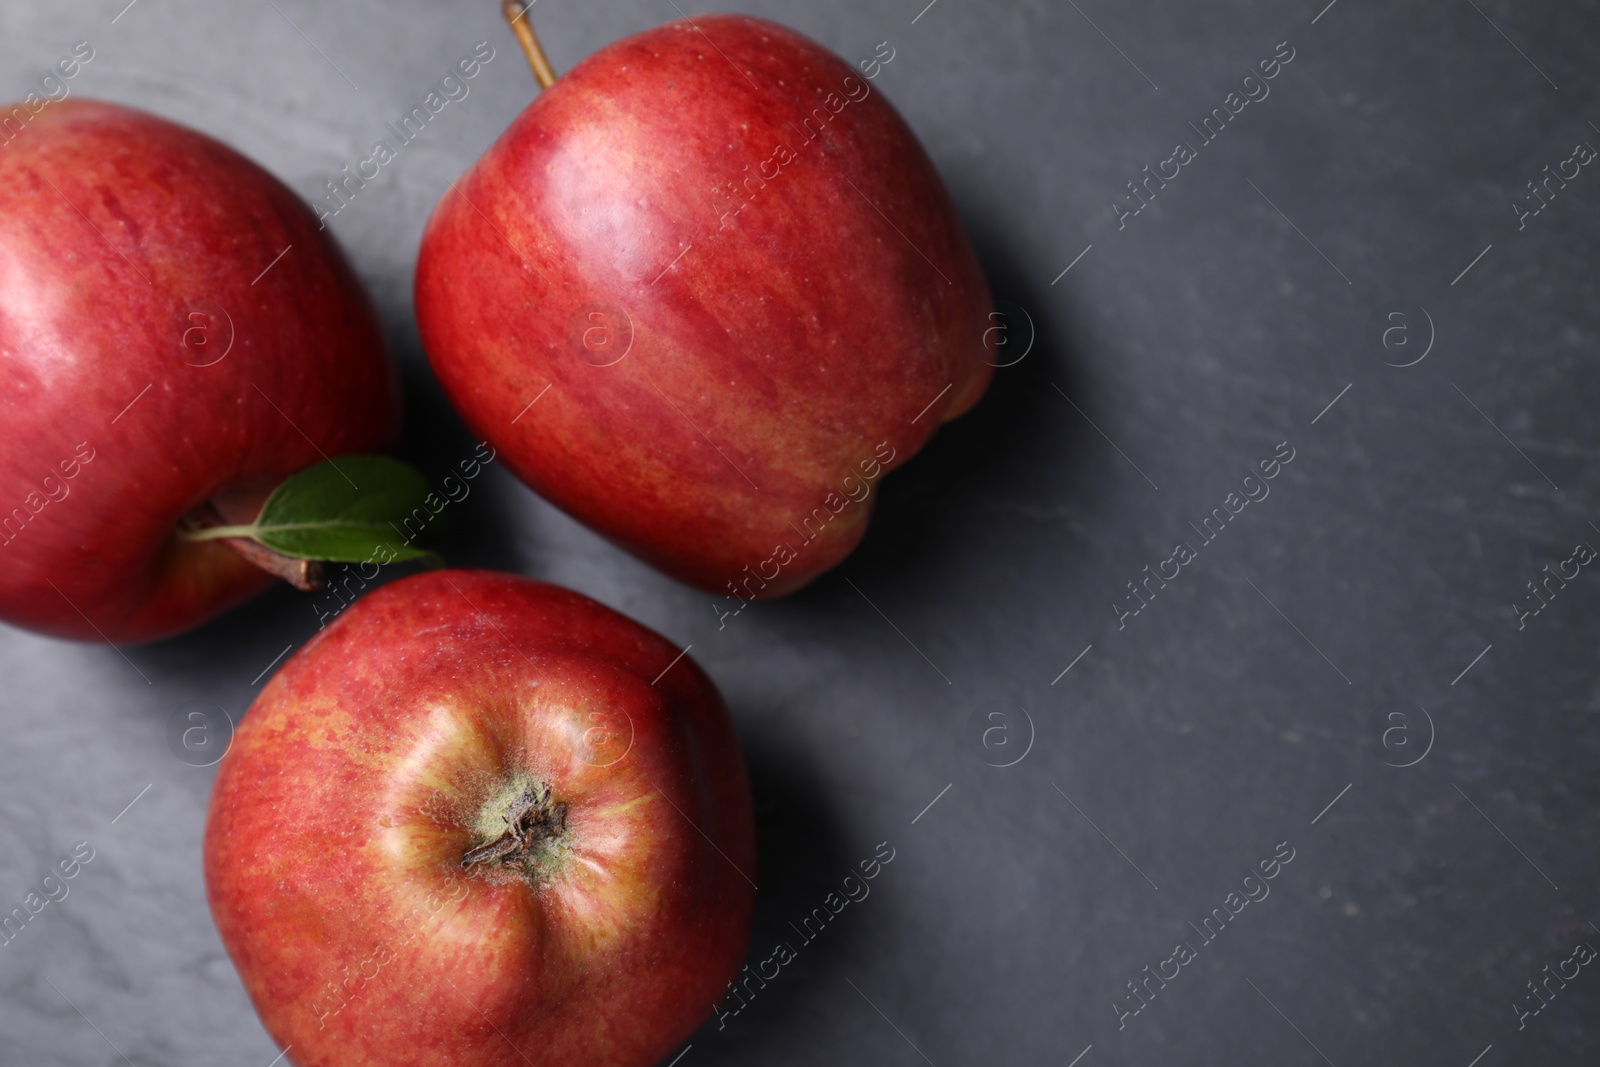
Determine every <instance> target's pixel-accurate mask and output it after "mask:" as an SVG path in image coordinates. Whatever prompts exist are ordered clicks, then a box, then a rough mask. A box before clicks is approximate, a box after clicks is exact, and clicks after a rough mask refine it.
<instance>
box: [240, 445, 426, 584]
mask: <svg viewBox="0 0 1600 1067" xmlns="http://www.w3.org/2000/svg"><path fill="white" fill-rule="evenodd" d="M428 493H429V489H428V480H427V479H426V478H424V477H423V476H422V475H421V474H420V473H419V472H418V471H417V470H416V469H415V468H413V467H410V466H408V465H407V464H404V463H401V462H400V461H399V460H396V459H390V458H389V457H387V456H355V455H352V456H340V457H339V458H338V459H333V460H328V461H326V462H323V463H319V464H317V465H316V466H315V467H309V468H307V469H306V470H303V471H301V472H300V473H299V474H296V475H294V476H293V477H291V478H289V479H288V480H287V481H285V482H284V483H283V484H282V485H280V486H278V488H276V489H274V490H273V491H272V495H271V496H270V497H268V498H267V502H266V503H265V504H263V505H262V507H261V514H260V515H258V516H256V521H255V522H254V523H252V524H251V525H250V526H249V527H248V528H247V529H248V530H249V533H248V536H250V537H253V538H255V540H257V541H259V542H261V543H262V544H264V545H266V546H267V547H268V548H270V549H272V550H274V551H276V552H281V553H283V554H284V555H285V556H294V557H295V558H297V559H316V560H326V561H329V562H333V563H365V562H368V561H377V562H391V561H392V562H399V561H401V560H410V559H419V558H422V557H424V556H432V555H433V554H432V553H431V552H429V551H428V550H427V549H426V548H424V547H423V546H421V545H418V544H416V543H415V541H414V540H413V538H414V537H416V536H417V535H418V534H419V533H421V532H423V531H426V532H429V533H431V532H432V530H433V529H434V527H435V526H436V525H437V524H436V523H434V522H432V521H431V520H432V519H433V518H434V513H433V512H432V511H431V510H429V509H428V508H427V507H426V506H425V504H424V499H425V498H426V497H427V496H428ZM418 508H421V509H422V512H423V514H424V515H425V516H427V517H428V519H429V520H430V521H429V523H428V524H427V525H426V526H424V527H423V530H422V531H417V530H415V529H414V528H408V527H407V526H406V525H405V520H406V519H407V518H410V517H411V515H412V514H413V512H415V511H416V510H417V509H418Z"/></svg>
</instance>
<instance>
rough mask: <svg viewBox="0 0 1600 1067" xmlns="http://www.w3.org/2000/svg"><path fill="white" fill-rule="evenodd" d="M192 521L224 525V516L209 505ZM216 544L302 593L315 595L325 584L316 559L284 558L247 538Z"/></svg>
mask: <svg viewBox="0 0 1600 1067" xmlns="http://www.w3.org/2000/svg"><path fill="white" fill-rule="evenodd" d="M189 521H191V522H192V523H194V525H196V526H199V527H201V528H205V527H209V526H221V525H223V522H222V516H220V515H218V514H217V509H216V508H214V507H212V506H211V505H210V504H205V505H202V506H201V507H199V508H197V509H195V511H194V513H193V514H192V515H191V516H190V520H189ZM217 540H218V541H221V542H222V543H223V544H225V545H227V546H228V547H229V548H231V549H232V550H233V551H234V552H236V553H238V555H240V556H241V557H243V558H244V559H246V560H248V561H249V562H251V563H254V564H255V565H256V566H257V567H260V568H261V569H262V570H264V571H266V572H267V573H268V574H271V575H275V576H276V577H279V578H282V579H283V580H284V581H286V582H288V583H289V584H290V585H292V586H294V587H295V588H296V589H298V590H300V591H301V592H303V593H314V592H316V591H317V590H318V589H321V588H322V587H323V586H324V585H325V584H326V582H325V580H324V578H323V574H322V564H321V563H318V562H317V561H316V560H314V559H296V558H295V557H293V556H285V555H284V554H283V553H281V552H274V551H273V550H272V549H270V548H268V547H267V546H266V545H263V544H261V543H260V542H259V541H252V540H250V539H249V538H247V537H219V538H217Z"/></svg>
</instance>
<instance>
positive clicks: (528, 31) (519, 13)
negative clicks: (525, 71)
mask: <svg viewBox="0 0 1600 1067" xmlns="http://www.w3.org/2000/svg"><path fill="white" fill-rule="evenodd" d="M532 6H533V5H532V4H530V3H527V2H526V0H504V2H503V3H502V4H501V5H500V10H501V11H502V12H504V13H505V16H506V21H507V22H509V23H510V24H511V32H512V33H515V34H516V35H517V43H519V44H521V45H522V51H523V54H524V55H526V56H527V57H528V66H530V67H532V68H533V76H534V77H535V78H538V79H539V88H541V89H548V88H550V86H552V85H554V84H555V83H556V72H555V68H554V67H552V66H550V61H549V60H548V59H546V58H545V54H544V49H543V48H541V47H540V46H539V38H538V37H537V36H536V35H535V34H534V32H533V25H532V22H533V20H532V19H530V18H528V17H527V15H528V9H529V8H531V7H532Z"/></svg>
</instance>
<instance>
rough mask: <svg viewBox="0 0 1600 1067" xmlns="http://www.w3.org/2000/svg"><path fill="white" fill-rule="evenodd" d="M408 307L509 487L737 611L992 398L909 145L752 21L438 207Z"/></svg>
mask: <svg viewBox="0 0 1600 1067" xmlns="http://www.w3.org/2000/svg"><path fill="white" fill-rule="evenodd" d="M719 53H720V54H719ZM830 94H831V95H830ZM841 104H842V106H841ZM813 109H820V110H816V111H814V110H813ZM824 118H825V119H826V121H823V119H824ZM808 122H809V124H807V123H808ZM785 148H786V149H787V151H784V150H783V149H785ZM769 175H770V178H768V177H767V176H769ZM731 183H741V185H740V186H739V187H740V188H742V189H743V190H744V191H745V198H744V199H741V198H740V196H739V195H737V194H736V193H735V191H734V187H733V185H732V184H731ZM852 186H854V188H852ZM741 204H743V205H744V206H743V208H742V209H741ZM897 231H898V232H897ZM680 256H681V257H682V258H681V259H680V258H679V257H680ZM416 308H417V321H418V324H419V326H420V329H421V334H422V340H423V344H424V347H425V348H426V350H427V353H428V357H429V359H430V361H431V362H432V364H433V367H434V370H435V372H436V373H437V374H438V376H439V379H440V381H441V382H442V383H443V385H444V388H445V391H446V393H447V394H448V395H449V396H450V398H451V400H452V401H453V402H454V403H455V406H456V408H457V409H458V410H459V411H460V412H461V414H462V416H463V417H464V418H465V419H466V421H467V422H468V424H469V425H471V427H472V428H473V429H474V431H475V432H477V433H478V434H480V435H481V436H483V437H485V438H487V439H488V440H489V441H490V442H491V443H492V444H493V445H494V446H495V448H497V449H498V450H499V451H500V453H501V454H503V455H504V456H505V458H506V462H507V463H509V464H510V466H511V467H512V469H513V470H514V471H515V472H516V473H517V474H518V475H519V476H520V477H521V478H522V479H523V480H524V481H525V482H527V483H528V484H529V485H530V486H531V487H532V488H534V489H535V490H536V491H538V492H539V493H540V494H542V495H543V496H545V497H546V498H548V499H549V500H551V501H552V502H554V503H555V504H556V505H558V506H559V507H561V508H563V509H565V510H566V511H568V512H569V513H571V514H572V515H574V516H575V517H577V518H578V519H580V520H581V521H583V522H584V523H587V524H588V525H589V526H591V527H593V528H594V529H596V530H597V531H599V532H600V533H602V534H603V535H605V536H606V537H608V538H609V539H611V540H612V541H614V542H616V543H617V544H619V545H621V546H622V547H624V548H626V549H628V550H630V551H632V552H633V553H635V554H636V555H638V556H640V557H642V558H644V559H645V560H647V561H649V562H650V563H652V564H654V565H655V566H657V567H659V568H660V569H662V570H664V571H666V572H667V573H668V574H671V575H673V576H674V577H676V578H678V579H679V580H681V581H684V582H686V583H688V584H691V585H697V586H700V587H702V588H706V589H712V590H716V591H719V592H723V593H728V592H736V593H737V594H738V595H739V596H740V597H741V598H745V599H749V598H752V597H772V596H779V595H783V594H785V593H788V592H791V591H793V590H795V589H797V588H799V587H800V586H802V585H804V584H806V583H807V582H808V581H810V580H811V579H813V578H814V577H816V576H817V575H818V574H820V573H822V572H823V571H826V570H828V569H829V568H831V567H833V566H834V565H836V564H837V563H839V562H840V561H841V560H842V559H844V557H845V556H847V555H848V554H849V553H850V551H851V550H852V549H853V548H854V547H855V545H856V544H857V542H859V541H860V539H861V537H862V535H863V534H864V533H865V531H866V526H867V520H868V517H869V515H870V513H871V511H872V505H873V503H874V502H875V497H873V496H871V495H870V494H871V491H872V490H873V489H875V488H876V485H875V482H874V479H875V478H876V477H878V476H880V475H881V474H882V473H883V471H886V470H889V469H892V468H893V467H895V466H897V465H898V464H900V463H903V462H904V461H905V460H906V459H908V458H909V457H910V456H911V455H912V454H913V453H914V452H916V451H917V449H919V448H920V447H921V446H922V444H923V443H924V442H925V441H926V440H927V439H928V437H929V436H931V435H932V434H933V432H934V430H935V429H936V428H937V426H938V425H939V423H940V422H941V421H944V420H948V419H951V418H954V417H955V416H957V415H959V414H961V413H962V412H964V411H966V410H967V409H968V408H970V407H971V406H972V405H973V404H975V403H976V402H977V400H978V398H979V397H980V396H981V395H982V393H983V391H984V389H985V388H986V387H987V386H988V383H989V380H990V378H991V376H992V375H993V368H992V364H991V362H990V361H991V360H992V356H990V355H989V354H990V353H992V352H993V351H995V346H994V343H993V339H992V338H991V336H990V334H991V332H992V331H991V330H990V328H991V327H992V326H993V323H992V322H991V321H990V318H989V315H990V312H991V310H992V302H991V300H990V296H989V291H988V286H987V283H986V282H985V281H984V277H983V273H982V270H981V268H980V267H979V264H978V261H977V258H976V256H975V255H974V253H973V250H972V247H971V244H970V242H969V241H968V239H967V236H966V233H965V231H964V230H963V229H962V226H961V222H960V220H959V218H958V217H957V215H956V212H955V209H954V207H953V205H952V204H951V201H950V198H949V196H948V195H947V193H946V192H945V189H944V186H943V185H942V184H941V182H940V180H939V176H938V174H937V172H936V171H935V170H934V167H933V164H932V163H931V162H930V160H929V159H928V156H927V154H926V153H925V152H924V151H923V149H922V146H921V145H920V144H919V143H918V142H917V139H916V137H915V135H914V134H913V133H912V132H911V130H910V129H909V128H908V127H907V126H906V124H905V122H904V121H903V120H902V119H901V118H900V116H899V115H898V114H897V113H896V112H895V110H894V109H893V107H891V106H890V105H889V104H888V103H887V102H886V101H885V99H884V97H883V96H882V94H881V93H879V92H878V91H877V90H876V89H875V88H873V86H872V83H871V82H869V81H867V80H865V79H863V78H862V77H861V76H860V75H859V73H858V72H856V71H854V70H852V69H851V68H850V67H849V66H847V65H846V64H845V63H843V62H842V61H841V60H840V59H838V58H837V57H836V56H834V55H832V54H831V53H829V52H828V51H826V50H825V49H824V48H822V47H821V46H820V45H818V44H816V43H814V42H812V41H810V40H808V39H806V38H804V37H802V36H800V35H799V34H796V33H794V32H793V31H791V30H788V29H785V28H783V27H781V26H778V25H775V24H773V23H770V22H765V21H761V20H758V19H753V18H746V17H740V16H705V17H703V18H697V19H696V20H695V24H693V25H691V24H690V23H689V22H687V21H681V22H673V23H670V24H668V25H665V26H662V27H659V28H657V29H654V30H649V31H647V32H645V33H641V34H639V35H637V36H634V37H630V38H627V39H626V40H623V41H619V42H617V43H615V44H612V45H610V46H608V47H606V48H604V49H602V50H601V51H599V52H597V53H595V54H594V55H592V56H590V57H589V58H588V59H586V60H584V61H583V62H582V63H580V64H579V65H578V66H577V67H575V68H573V70H572V71H571V72H570V73H568V74H566V75H565V76H563V77H562V78H561V79H560V80H559V81H557V82H556V84H555V85H554V86H553V87H551V88H550V89H547V90H545V91H544V92H543V93H542V94H541V95H540V96H539V97H538V98H537V99H536V100H534V102H533V103H532V104H531V105H529V106H528V108H527V109H526V110H524V111H523V112H522V114H521V115H520V116H519V117H518V118H517V119H516V120H515V121H514V122H513V123H512V125H511V126H510V128H509V129H507V130H506V132H505V133H504V134H502V135H501V137H500V139H499V140H498V141H496V142H495V144H494V145H493V146H492V147H491V148H490V149H489V151H488V152H487V153H486V154H485V155H484V156H483V157H482V158H481V159H480V160H479V161H478V162H477V163H476V164H475V165H474V166H473V167H472V168H471V169H470V170H469V171H467V173H466V174H465V176H463V177H462V178H461V180H460V181H459V182H458V183H456V184H455V185H454V186H453V187H452V189H451V190H450V191H448V192H446V193H445V194H444V196H443V198H442V199H441V200H440V202H439V204H438V206H437V207H436V208H435V209H434V214H433V217H432V219H431V220H430V221H429V224H428V227H427V229H426V231H425V233H424V235H423V240H422V249H421V254H420V258H419V260H418V263H417V274H416ZM596 316H597V317H596ZM630 340H631V346H629V345H628V342H629V341H630ZM624 350H625V351H626V355H625V356H623V357H622V358H621V360H620V362H617V363H614V364H611V365H606V366H601V365H596V364H599V363H604V362H606V361H608V360H610V359H612V358H615V357H616V356H617V355H618V353H619V352H621V351H624ZM547 387H548V388H549V395H548V396H545V397H543V398H542V399H540V400H539V402H538V404H537V406H536V407H533V408H531V409H528V410H527V411H526V412H524V408H525V407H526V405H527V404H528V403H529V402H530V401H533V400H534V399H535V398H536V397H539V396H540V395H541V393H542V391H543V390H544V389H546V388H547ZM883 455H888V456H889V457H891V458H890V459H889V460H888V461H886V462H885V461H883V460H882V458H881V457H882V456H883ZM847 479H848V480H847ZM863 487H864V488H863ZM808 518H810V519H811V520H812V521H811V522H810V523H809V524H807V522H806V520H807V519H808ZM779 546H787V548H788V551H784V550H783V549H782V548H780V547H779ZM746 568H748V570H746Z"/></svg>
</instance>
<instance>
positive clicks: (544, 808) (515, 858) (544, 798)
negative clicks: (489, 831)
mask: <svg viewBox="0 0 1600 1067" xmlns="http://www.w3.org/2000/svg"><path fill="white" fill-rule="evenodd" d="M501 818H502V820H503V821H504V822H505V830H504V831H503V832H501V834H500V836H498V837H496V838H495V839H494V840H492V841H488V842H486V843H484V844H482V845H479V846H478V847H477V848H475V849H473V850H471V851H470V852H468V853H467V854H466V855H464V856H462V857H461V866H463V867H472V866H475V865H477V864H480V863H481V864H488V865H491V866H501V867H509V868H511V869H512V870H516V871H521V872H523V873H524V874H527V875H533V874H536V873H538V872H539V871H540V868H541V866H542V864H541V860H542V858H543V857H544V854H545V853H546V852H547V851H548V849H547V848H546V847H545V845H546V843H547V842H551V841H554V840H556V839H558V838H560V837H561V835H562V834H564V833H565V832H566V828H567V805H566V804H565V803H564V802H562V801H559V800H552V799H551V797H550V787H549V786H545V787H544V789H543V790H542V791H541V790H540V789H539V788H538V787H537V786H533V787H529V788H526V789H523V790H522V791H521V792H519V793H517V794H516V796H514V797H513V798H512V800H511V801H510V803H508V804H507V805H506V807H505V810H504V812H503V814H502V815H501Z"/></svg>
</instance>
